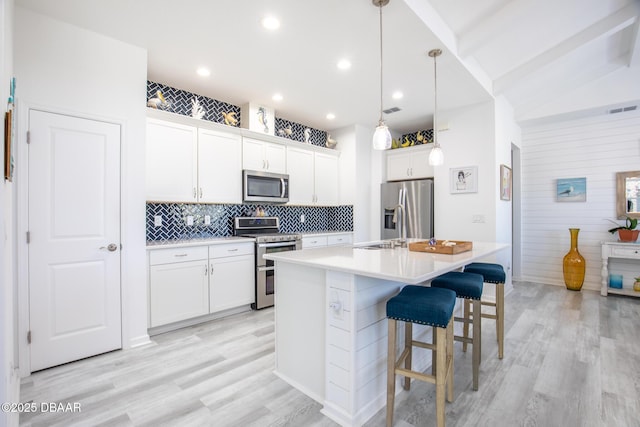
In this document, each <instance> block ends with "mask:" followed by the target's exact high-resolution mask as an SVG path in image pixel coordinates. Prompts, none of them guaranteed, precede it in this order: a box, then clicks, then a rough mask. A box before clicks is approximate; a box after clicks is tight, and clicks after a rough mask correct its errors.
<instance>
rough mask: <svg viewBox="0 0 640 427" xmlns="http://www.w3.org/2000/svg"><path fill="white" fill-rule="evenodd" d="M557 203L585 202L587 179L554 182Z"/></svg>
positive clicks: (560, 179) (567, 179) (562, 179)
mask: <svg viewBox="0 0 640 427" xmlns="http://www.w3.org/2000/svg"><path fill="white" fill-rule="evenodd" d="M556 201H557V202H586V201H587V178H558V179H557V181H556Z"/></svg>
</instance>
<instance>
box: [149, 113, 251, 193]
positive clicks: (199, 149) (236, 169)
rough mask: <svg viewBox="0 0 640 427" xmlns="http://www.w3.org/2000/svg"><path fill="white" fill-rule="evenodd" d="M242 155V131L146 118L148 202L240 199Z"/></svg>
mask: <svg viewBox="0 0 640 427" xmlns="http://www.w3.org/2000/svg"><path fill="white" fill-rule="evenodd" d="M241 153H242V147H241V143H240V136H239V135H236V134H231V133H226V132H221V131H214V130H209V129H206V128H197V127H194V126H188V125H184V124H178V123H172V122H167V121H163V120H157V119H148V120H147V157H146V160H147V164H146V170H147V200H148V201H156V202H186V203H196V202H201V203H242V154H241ZM233 177H235V179H232V178H233Z"/></svg>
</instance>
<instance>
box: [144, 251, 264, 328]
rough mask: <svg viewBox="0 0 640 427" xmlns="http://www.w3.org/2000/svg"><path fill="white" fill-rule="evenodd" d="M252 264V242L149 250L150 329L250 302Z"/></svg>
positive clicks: (252, 286)
mask: <svg viewBox="0 0 640 427" xmlns="http://www.w3.org/2000/svg"><path fill="white" fill-rule="evenodd" d="M254 263H255V260H254V242H252V241H245V242H230V243H218V244H214V245H208V246H207V245H202V246H189V247H177V248H157V249H156V248H154V249H153V250H150V251H149V327H151V328H155V327H158V326H163V325H167V324H169V323H175V322H180V321H186V320H189V319H192V318H195V317H199V316H205V315H213V314H214V313H217V312H220V311H223V310H227V309H233V308H237V307H241V306H245V305H246V306H248V305H249V304H252V303H253V302H254V299H255V295H254V294H255V291H254V284H255V282H254V275H255V264H254ZM210 317H212V316H210ZM206 319H208V318H205V320H206Z"/></svg>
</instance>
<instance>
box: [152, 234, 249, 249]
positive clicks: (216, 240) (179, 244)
mask: <svg viewBox="0 0 640 427" xmlns="http://www.w3.org/2000/svg"><path fill="white" fill-rule="evenodd" d="M242 242H247V243H249V242H251V243H253V242H255V239H253V238H250V237H236V236H229V237H206V238H204V237H203V238H198V239H184V240H159V241H147V246H146V248H147V250H154V249H167V248H184V247H189V246H207V245H224V244H229V243H242Z"/></svg>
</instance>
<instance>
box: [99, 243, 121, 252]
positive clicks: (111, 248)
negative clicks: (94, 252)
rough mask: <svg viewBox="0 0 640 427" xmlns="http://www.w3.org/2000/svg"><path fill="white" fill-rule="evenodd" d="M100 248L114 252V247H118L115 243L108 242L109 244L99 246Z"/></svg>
mask: <svg viewBox="0 0 640 427" xmlns="http://www.w3.org/2000/svg"><path fill="white" fill-rule="evenodd" d="M100 249H106V250H108V251H109V252H114V251H115V250H116V249H118V245H116V244H115V243H110V244H109V246H100Z"/></svg>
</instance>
